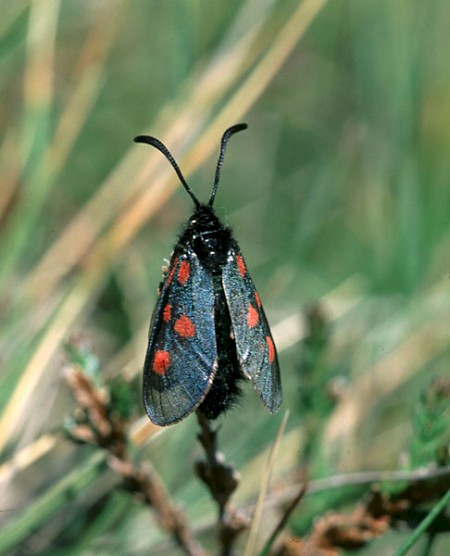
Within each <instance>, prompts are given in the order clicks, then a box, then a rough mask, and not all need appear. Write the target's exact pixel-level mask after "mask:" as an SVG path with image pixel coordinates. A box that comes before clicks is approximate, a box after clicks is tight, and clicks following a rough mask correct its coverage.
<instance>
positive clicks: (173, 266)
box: [167, 257, 178, 286]
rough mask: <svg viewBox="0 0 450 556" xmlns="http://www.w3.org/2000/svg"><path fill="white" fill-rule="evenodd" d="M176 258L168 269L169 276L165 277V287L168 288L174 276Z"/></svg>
mask: <svg viewBox="0 0 450 556" xmlns="http://www.w3.org/2000/svg"><path fill="white" fill-rule="evenodd" d="M177 263H178V257H177V258H176V259H175V260H174V261H173V263H172V268H171V269H170V272H169V276H168V277H167V286H170V282H172V278H173V275H174V274H175V269H176V268H177Z"/></svg>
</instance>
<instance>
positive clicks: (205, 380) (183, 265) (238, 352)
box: [134, 124, 281, 426]
mask: <svg viewBox="0 0 450 556" xmlns="http://www.w3.org/2000/svg"><path fill="white" fill-rule="evenodd" d="M246 128H247V124H237V125H234V126H232V127H230V128H229V129H227V130H226V131H225V133H224V134H223V136H222V141H221V148H220V155H219V160H218V162H217V167H216V174H215V179H214V185H213V188H212V192H211V195H210V198H209V201H208V203H206V204H203V203H200V201H199V200H198V199H197V197H196V196H195V195H194V193H193V191H192V190H191V188H190V187H189V185H188V184H187V182H186V180H185V179H184V177H183V174H182V173H181V170H180V168H179V167H178V164H177V163H176V161H175V159H174V158H173V156H172V155H171V154H170V152H169V151H168V149H167V148H166V147H165V146H164V145H163V144H162V143H161V141H159V140H158V139H156V138H155V137H149V136H147V135H139V136H138V137H136V138H135V139H134V140H135V142H137V143H147V144H149V145H152V146H153V147H155V148H157V149H158V150H159V151H161V152H162V153H163V155H164V156H165V157H166V158H167V159H168V161H169V162H170V163H171V165H172V166H173V168H174V170H175V172H176V173H177V175H178V177H179V179H180V181H181V183H182V184H183V186H184V188H185V189H186V191H187V193H188V194H189V195H190V197H191V199H192V200H193V202H194V204H195V210H194V213H193V215H192V216H191V217H190V218H189V220H188V222H187V225H186V227H185V229H184V231H183V233H182V234H181V236H180V237H179V239H178V242H177V243H176V245H175V247H174V250H173V254H172V257H171V260H170V264H169V266H168V268H167V270H166V271H165V275H164V279H163V282H162V284H161V287H160V293H159V299H158V302H157V305H156V308H155V310H154V313H153V316H152V320H151V324H150V332H149V341H148V348H147V354H146V358H145V364H144V384H143V393H144V405H145V409H146V411H147V414H148V416H149V417H150V419H151V421H153V423H155V424H156V425H160V426H165V425H170V424H172V423H176V422H177V421H180V420H181V419H183V418H184V417H187V416H188V415H189V414H190V413H192V412H193V411H194V410H196V409H198V410H199V411H200V412H201V414H202V415H203V416H204V417H206V418H207V419H215V418H217V417H218V416H219V415H220V414H221V413H223V412H224V411H226V410H227V409H229V408H231V407H233V405H235V403H236V400H237V398H238V397H239V395H240V386H239V383H240V381H242V380H244V379H248V380H250V381H251V382H252V383H253V386H254V387H255V389H256V391H257V393H258V394H259V396H260V398H261V400H262V402H263V404H264V405H265V406H266V408H267V409H268V410H269V411H270V412H271V413H274V412H275V411H277V409H278V408H279V407H280V404H281V382H280V371H279V365H278V357H277V352H276V349H275V344H274V341H273V338H272V334H271V332H270V329H269V325H268V323H267V319H266V316H265V314H264V310H263V308H262V305H261V301H260V298H259V295H258V293H257V291H256V289H255V286H254V285H253V282H252V279H251V278H250V275H249V273H248V270H247V265H246V264H245V261H244V258H243V256H242V254H241V250H240V249H239V246H238V244H237V243H236V241H235V239H234V238H233V234H232V232H231V229H230V228H228V227H227V226H224V225H223V224H222V223H221V222H220V220H219V219H218V218H217V216H216V214H215V212H214V209H213V204H214V199H215V197H216V193H217V188H218V184H219V178H220V170H221V167H222V163H223V159H224V156H225V150H226V147H227V143H228V140H229V139H230V137H231V136H232V135H233V134H235V133H237V132H239V131H242V130H244V129H246Z"/></svg>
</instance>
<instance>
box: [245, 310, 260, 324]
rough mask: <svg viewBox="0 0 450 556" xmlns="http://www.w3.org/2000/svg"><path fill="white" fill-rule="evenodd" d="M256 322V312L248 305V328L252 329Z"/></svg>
mask: <svg viewBox="0 0 450 556" xmlns="http://www.w3.org/2000/svg"><path fill="white" fill-rule="evenodd" d="M258 322H259V315H258V311H257V310H256V309H255V308H254V307H253V305H249V306H248V309H247V324H248V326H249V328H254V327H255V326H256V325H257V324H258Z"/></svg>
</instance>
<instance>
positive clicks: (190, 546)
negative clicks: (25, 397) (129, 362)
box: [65, 365, 207, 556]
mask: <svg viewBox="0 0 450 556" xmlns="http://www.w3.org/2000/svg"><path fill="white" fill-rule="evenodd" d="M65 376H66V380H67V382H68V384H69V386H70V387H71V389H72V392H73V396H74V398H75V400H76V401H77V406H78V410H79V416H78V419H77V422H76V423H75V424H74V425H73V426H72V427H71V429H70V431H69V433H70V436H71V437H72V438H74V439H75V440H77V441H78V442H84V443H89V444H93V445H95V446H97V447H99V448H102V449H104V450H107V452H108V454H109V455H108V465H109V467H110V468H111V469H112V470H113V471H115V472H116V473H117V474H118V475H120V477H121V478H122V487H123V488H125V489H126V490H127V491H129V492H130V493H132V494H133V495H134V496H136V498H137V499H139V500H140V501H141V502H142V503H144V504H146V505H148V506H151V508H152V509H153V511H154V514H155V518H156V521H157V522H158V524H159V525H160V527H161V528H162V529H164V530H165V531H166V532H167V533H168V534H169V535H170V536H171V537H172V539H173V540H174V541H175V543H176V544H177V545H178V546H179V547H180V548H181V549H182V550H183V551H184V552H185V554H188V555H189V556H206V554H207V553H206V552H205V551H204V550H203V548H202V547H201V545H200V544H199V543H198V542H197V540H196V539H195V537H194V534H193V532H192V530H191V528H190V527H189V524H188V522H187V519H186V517H185V515H184V512H183V511H182V510H181V509H180V508H178V507H176V506H175V505H174V504H173V503H172V501H171V500H170V498H169V496H168V494H167V491H166V489H165V487H164V484H163V482H162V481H161V479H160V478H159V475H158V473H157V472H156V471H155V469H154V468H153V467H152V466H151V465H150V464H149V463H145V464H142V463H135V462H134V461H132V459H131V458H130V457H129V454H128V450H127V445H128V442H127V439H128V437H129V434H128V424H127V423H126V422H125V421H124V420H122V419H121V418H120V417H118V415H117V414H116V413H115V412H114V411H112V410H111V408H110V405H109V398H110V396H109V392H108V390H107V387H105V386H104V387H98V386H96V385H95V384H94V382H93V381H92V379H91V377H89V376H88V375H87V374H85V373H83V371H82V370H81V369H80V368H78V367H77V366H76V365H71V366H68V367H67V368H66V371H65Z"/></svg>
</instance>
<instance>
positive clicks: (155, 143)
mask: <svg viewBox="0 0 450 556" xmlns="http://www.w3.org/2000/svg"><path fill="white" fill-rule="evenodd" d="M230 129H231V128H230ZM134 142H135V143H147V145H151V146H152V147H155V148H156V149H158V151H161V152H162V153H163V155H164V156H165V157H166V158H167V160H168V161H169V162H170V164H172V167H173V169H174V170H175V172H176V173H177V176H178V177H179V178H180V181H181V183H182V184H183V186H184V188H185V189H186V191H187V192H188V193H189V195H190V197H191V199H192V200H193V201H194V203H195V206H196V207H199V206H200V202H199V200H198V199H197V197H196V196H195V195H194V192H193V191H192V189H191V188H190V187H189V185H188V184H187V182H186V180H185V179H184V176H183V174H182V173H181V170H180V167H179V166H178V164H177V163H176V161H175V159H174V157H173V156H172V155H171V154H170V151H169V149H168V148H167V147H166V146H165V145H164V144H163V143H161V141H160V140H159V139H156V137H151V136H150V135H138V136H137V137H135V138H134Z"/></svg>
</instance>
